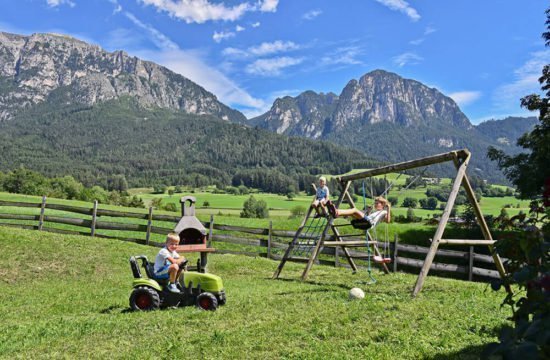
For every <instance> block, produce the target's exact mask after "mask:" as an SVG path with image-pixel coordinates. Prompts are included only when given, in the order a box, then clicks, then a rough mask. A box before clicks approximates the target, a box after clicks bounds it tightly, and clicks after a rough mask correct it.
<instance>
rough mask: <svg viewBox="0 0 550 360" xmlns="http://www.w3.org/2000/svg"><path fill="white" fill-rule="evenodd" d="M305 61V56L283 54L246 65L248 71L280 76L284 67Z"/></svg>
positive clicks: (256, 73) (261, 74)
mask: <svg viewBox="0 0 550 360" xmlns="http://www.w3.org/2000/svg"><path fill="white" fill-rule="evenodd" d="M303 61H304V59H303V58H293V57H289V56H282V57H277V58H271V59H258V60H256V61H254V62H253V63H252V64H249V65H248V66H247V67H246V72H247V73H249V74H253V75H260V76H279V75H281V73H282V72H281V70H283V69H284V68H287V67H290V66H294V65H298V64H300V63H302V62H303Z"/></svg>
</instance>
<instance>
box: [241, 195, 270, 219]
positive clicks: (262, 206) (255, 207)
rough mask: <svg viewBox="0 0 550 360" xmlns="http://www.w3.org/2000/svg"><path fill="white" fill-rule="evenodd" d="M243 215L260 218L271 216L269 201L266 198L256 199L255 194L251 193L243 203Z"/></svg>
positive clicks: (244, 216) (243, 216)
mask: <svg viewBox="0 0 550 360" xmlns="http://www.w3.org/2000/svg"><path fill="white" fill-rule="evenodd" d="M241 217H242V218H258V219H265V218H267V217H269V210H268V209H267V203H266V202H265V201H264V200H256V198H255V197H254V196H253V195H250V197H249V198H248V199H247V200H246V201H245V202H244V204H243V211H242V212H241Z"/></svg>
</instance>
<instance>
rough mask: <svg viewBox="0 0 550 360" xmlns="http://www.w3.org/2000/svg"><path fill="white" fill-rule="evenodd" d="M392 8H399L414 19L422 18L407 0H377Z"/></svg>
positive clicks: (398, 9)
mask: <svg viewBox="0 0 550 360" xmlns="http://www.w3.org/2000/svg"><path fill="white" fill-rule="evenodd" d="M376 1H377V2H379V3H380V4H382V5H384V6H386V7H388V8H389V9H391V10H397V11H400V12H402V13H404V14H405V15H407V16H408V17H409V18H410V19H411V20H412V21H418V20H420V15H419V14H418V12H417V11H416V10H415V9H414V8H412V7H411V6H410V5H409V3H408V2H406V1H405V0H376Z"/></svg>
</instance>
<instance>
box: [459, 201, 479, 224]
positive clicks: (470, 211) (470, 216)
mask: <svg viewBox="0 0 550 360" xmlns="http://www.w3.org/2000/svg"><path fill="white" fill-rule="evenodd" d="M462 219H463V220H464V224H465V225H466V226H467V227H469V228H473V227H474V226H475V225H476V223H477V221H476V213H475V211H474V207H473V205H472V203H470V202H467V203H466V204H465V205H464V211H463V212H462Z"/></svg>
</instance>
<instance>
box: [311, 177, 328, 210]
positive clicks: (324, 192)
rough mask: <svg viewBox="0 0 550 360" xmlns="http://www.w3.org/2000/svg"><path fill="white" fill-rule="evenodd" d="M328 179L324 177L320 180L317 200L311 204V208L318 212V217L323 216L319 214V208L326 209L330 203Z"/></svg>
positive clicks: (316, 195)
mask: <svg viewBox="0 0 550 360" xmlns="http://www.w3.org/2000/svg"><path fill="white" fill-rule="evenodd" d="M326 184H327V179H326V178H325V177H324V176H321V177H320V178H319V187H318V188H317V192H316V193H315V200H313V202H312V203H311V207H312V208H313V209H315V211H316V212H317V215H316V217H318V216H321V213H320V212H319V207H321V208H324V207H325V206H326V205H327V204H329V203H330V200H329V190H328V187H327V185H326Z"/></svg>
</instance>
